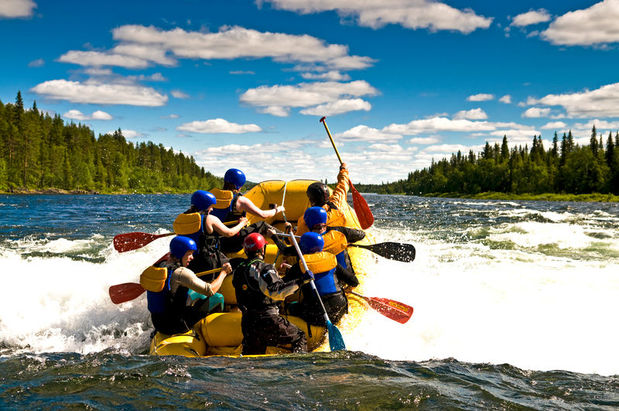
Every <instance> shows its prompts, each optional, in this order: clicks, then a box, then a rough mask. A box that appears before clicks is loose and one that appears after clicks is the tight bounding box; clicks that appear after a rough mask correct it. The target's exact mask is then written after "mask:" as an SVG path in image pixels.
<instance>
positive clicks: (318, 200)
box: [305, 181, 329, 206]
mask: <svg viewBox="0 0 619 411" xmlns="http://www.w3.org/2000/svg"><path fill="white" fill-rule="evenodd" d="M305 193H306V194H307V198H309V200H310V203H312V204H313V205H317V206H322V205H324V204H325V203H326V202H327V201H328V200H329V187H327V185H326V184H323V183H321V182H319V181H316V182H315V183H312V184H310V185H309V186H308V187H307V191H306V192H305Z"/></svg>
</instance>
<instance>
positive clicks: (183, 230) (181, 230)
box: [172, 213, 202, 235]
mask: <svg viewBox="0 0 619 411" xmlns="http://www.w3.org/2000/svg"><path fill="white" fill-rule="evenodd" d="M172 227H173V228H174V232H175V233H176V234H178V235H189V234H193V233H196V232H198V231H200V228H202V216H201V215H200V213H190V214H179V215H178V217H176V220H174V224H172Z"/></svg>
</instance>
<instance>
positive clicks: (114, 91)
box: [31, 80, 168, 107]
mask: <svg viewBox="0 0 619 411" xmlns="http://www.w3.org/2000/svg"><path fill="white" fill-rule="evenodd" d="M31 91H33V92H34V93H37V94H39V95H42V96H45V97H47V98H51V99H53V100H67V101H71V102H73V103H90V104H124V105H131V106H148V107H155V106H162V105H164V104H165V103H166V102H167V101H168V96H166V95H164V94H160V93H158V92H156V91H155V90H154V89H152V88H149V87H142V86H138V85H133V84H102V83H98V82H84V83H81V82H79V81H68V80H50V81H46V82H43V83H41V84H38V85H36V86H35V87H33V88H32V89H31Z"/></svg>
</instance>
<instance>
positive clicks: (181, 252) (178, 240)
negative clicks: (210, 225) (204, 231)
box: [170, 235, 198, 260]
mask: <svg viewBox="0 0 619 411" xmlns="http://www.w3.org/2000/svg"><path fill="white" fill-rule="evenodd" d="M197 249H198V246H197V245H196V242H195V241H193V240H192V239H191V238H189V237H185V236H182V235H178V236H176V237H174V238H173V239H172V241H170V253H172V255H173V256H174V257H176V258H178V259H179V260H180V259H182V258H183V257H184V256H185V253H187V251H189V250H192V251H196V250H197Z"/></svg>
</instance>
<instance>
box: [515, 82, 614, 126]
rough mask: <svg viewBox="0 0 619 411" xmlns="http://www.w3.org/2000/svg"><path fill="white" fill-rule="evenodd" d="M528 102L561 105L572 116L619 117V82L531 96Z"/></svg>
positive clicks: (568, 115)
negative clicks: (569, 92) (570, 91)
mask: <svg viewBox="0 0 619 411" xmlns="http://www.w3.org/2000/svg"><path fill="white" fill-rule="evenodd" d="M527 103H528V104H530V105H533V104H542V105H546V106H561V107H563V108H564V109H565V111H566V112H567V117H570V118H578V117H619V83H613V84H608V85H605V86H602V87H600V88H598V89H595V90H591V91H589V90H586V91H583V92H580V93H571V94H549V95H547V96H545V97H542V98H540V99H535V98H529V99H528V100H527Z"/></svg>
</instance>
